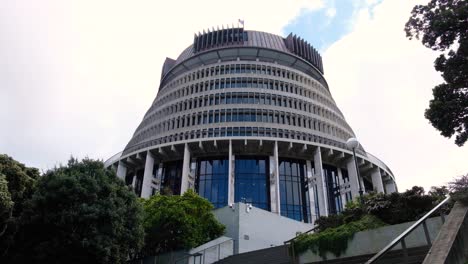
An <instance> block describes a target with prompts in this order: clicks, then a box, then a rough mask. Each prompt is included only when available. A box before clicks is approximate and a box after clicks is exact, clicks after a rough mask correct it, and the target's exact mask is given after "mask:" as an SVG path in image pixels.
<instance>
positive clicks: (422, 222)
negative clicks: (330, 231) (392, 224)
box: [365, 196, 450, 264]
mask: <svg viewBox="0 0 468 264" xmlns="http://www.w3.org/2000/svg"><path fill="white" fill-rule="evenodd" d="M449 200H450V196H447V198H445V199H444V200H443V201H442V202H440V203H439V204H438V205H436V206H435V207H434V208H433V209H432V210H431V211H429V212H428V213H427V214H425V215H424V216H423V217H421V218H420V219H419V220H418V221H416V223H414V224H413V225H411V226H410V227H409V228H408V229H406V230H405V231H403V233H401V234H400V235H399V236H398V237H397V238H395V239H394V240H393V241H392V242H390V243H389V244H388V245H387V246H386V247H384V248H383V249H382V250H381V251H379V252H378V253H377V254H375V255H374V256H373V257H372V258H371V259H369V260H368V261H367V262H366V263H365V264H371V263H375V262H376V261H377V260H379V259H380V258H382V257H383V255H385V253H387V252H389V251H390V250H391V249H392V248H394V247H395V246H396V245H397V244H398V243H400V244H401V247H402V249H403V261H404V262H403V263H408V249H407V248H406V243H405V237H407V236H408V235H409V234H410V233H411V232H413V231H414V230H415V229H416V228H417V227H418V226H420V225H422V226H423V228H424V235H425V236H426V241H427V244H428V245H429V246H431V245H432V243H431V238H430V235H429V230H428V228H427V224H426V220H427V219H428V218H429V216H431V215H432V214H433V213H434V212H436V211H437V210H438V209H440V208H441V207H442V206H443V205H444V204H445V203H447V202H448V201H449ZM441 217H442V222H445V217H444V214H441Z"/></svg>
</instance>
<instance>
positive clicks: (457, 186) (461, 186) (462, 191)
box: [449, 174, 468, 205]
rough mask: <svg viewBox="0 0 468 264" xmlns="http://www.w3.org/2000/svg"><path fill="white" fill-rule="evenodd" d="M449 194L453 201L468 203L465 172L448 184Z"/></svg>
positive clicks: (467, 180)
mask: <svg viewBox="0 0 468 264" xmlns="http://www.w3.org/2000/svg"><path fill="white" fill-rule="evenodd" d="M449 190H450V195H451V197H452V198H453V199H454V200H455V201H459V202H461V203H463V204H465V205H468V174H465V175H463V176H461V177H459V178H457V179H455V180H454V181H453V182H450V184H449Z"/></svg>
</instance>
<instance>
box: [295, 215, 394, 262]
mask: <svg viewBox="0 0 468 264" xmlns="http://www.w3.org/2000/svg"><path fill="white" fill-rule="evenodd" d="M384 225H385V223H384V222H382V221H381V220H380V219H378V218H377V217H375V216H372V215H365V216H363V217H362V218H361V219H360V220H357V221H353V222H349V223H347V224H343V225H340V226H338V227H334V228H328V229H325V230H323V231H322V232H318V233H313V234H302V235H299V237H298V238H297V239H296V240H295V241H294V249H295V250H296V253H301V252H304V251H306V250H308V249H310V250H312V252H314V253H316V254H317V253H318V254H319V255H320V256H321V257H323V258H324V257H325V256H326V253H327V252H331V253H333V254H334V255H335V256H340V255H341V254H343V253H344V252H345V251H346V249H347V248H348V241H349V240H350V239H352V238H353V236H354V234H355V233H357V232H360V231H364V230H369V229H374V228H378V227H381V226H384Z"/></svg>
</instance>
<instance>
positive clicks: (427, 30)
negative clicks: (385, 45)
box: [405, 0, 468, 146]
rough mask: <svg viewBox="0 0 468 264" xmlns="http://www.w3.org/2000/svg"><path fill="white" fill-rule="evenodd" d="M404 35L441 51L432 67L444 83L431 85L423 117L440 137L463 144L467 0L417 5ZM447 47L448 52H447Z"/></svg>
mask: <svg viewBox="0 0 468 264" xmlns="http://www.w3.org/2000/svg"><path fill="white" fill-rule="evenodd" d="M405 31H406V35H407V37H409V38H410V39H412V38H413V37H415V38H417V39H421V42H422V43H423V44H424V46H426V47H428V48H431V49H433V50H438V51H441V52H444V53H442V54H441V55H440V56H439V57H438V58H437V59H436V60H435V69H436V70H437V71H439V72H441V73H442V77H443V78H444V81H445V83H443V84H439V85H437V86H435V87H434V88H433V91H432V92H433V95H434V98H433V99H432V100H431V101H430V102H429V108H428V109H426V112H425V117H426V118H427V119H428V120H429V121H430V122H431V124H432V126H434V127H435V128H436V129H437V130H439V131H440V133H441V135H442V136H444V137H448V138H450V137H452V136H453V135H456V137H455V144H457V145H458V146H463V144H464V143H465V142H466V141H467V139H468V1H466V0H431V1H430V2H429V3H428V4H427V5H417V6H415V7H414V8H413V10H412V11H411V17H410V18H409V20H408V22H407V23H406V25H405ZM447 51H448V52H447Z"/></svg>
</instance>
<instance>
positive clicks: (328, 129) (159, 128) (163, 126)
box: [130, 108, 352, 144]
mask: <svg viewBox="0 0 468 264" xmlns="http://www.w3.org/2000/svg"><path fill="white" fill-rule="evenodd" d="M230 122H262V123H274V124H280V125H287V126H295V127H302V128H306V129H313V130H316V131H319V132H322V133H326V134H329V135H331V136H333V137H336V138H339V139H341V140H343V141H344V140H346V139H348V138H349V137H351V136H352V135H351V134H349V133H347V132H345V131H343V130H342V129H340V128H339V127H336V126H333V125H330V124H328V123H325V122H323V121H321V120H317V119H313V118H310V117H308V116H305V115H297V114H292V113H290V112H282V111H273V110H264V109H248V108H237V109H221V110H210V111H204V112H199V113H194V114H191V115H187V116H179V117H176V118H172V119H169V120H165V121H162V122H161V123H159V124H157V125H154V126H152V127H150V128H148V129H145V130H143V131H138V132H137V133H136V134H135V135H134V137H133V138H132V139H131V140H130V144H136V143H138V142H140V141H144V140H146V139H147V138H148V137H151V136H153V135H155V134H156V135H157V134H162V133H164V132H168V131H171V130H174V129H179V128H184V127H191V126H199V125H207V124H216V123H230Z"/></svg>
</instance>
